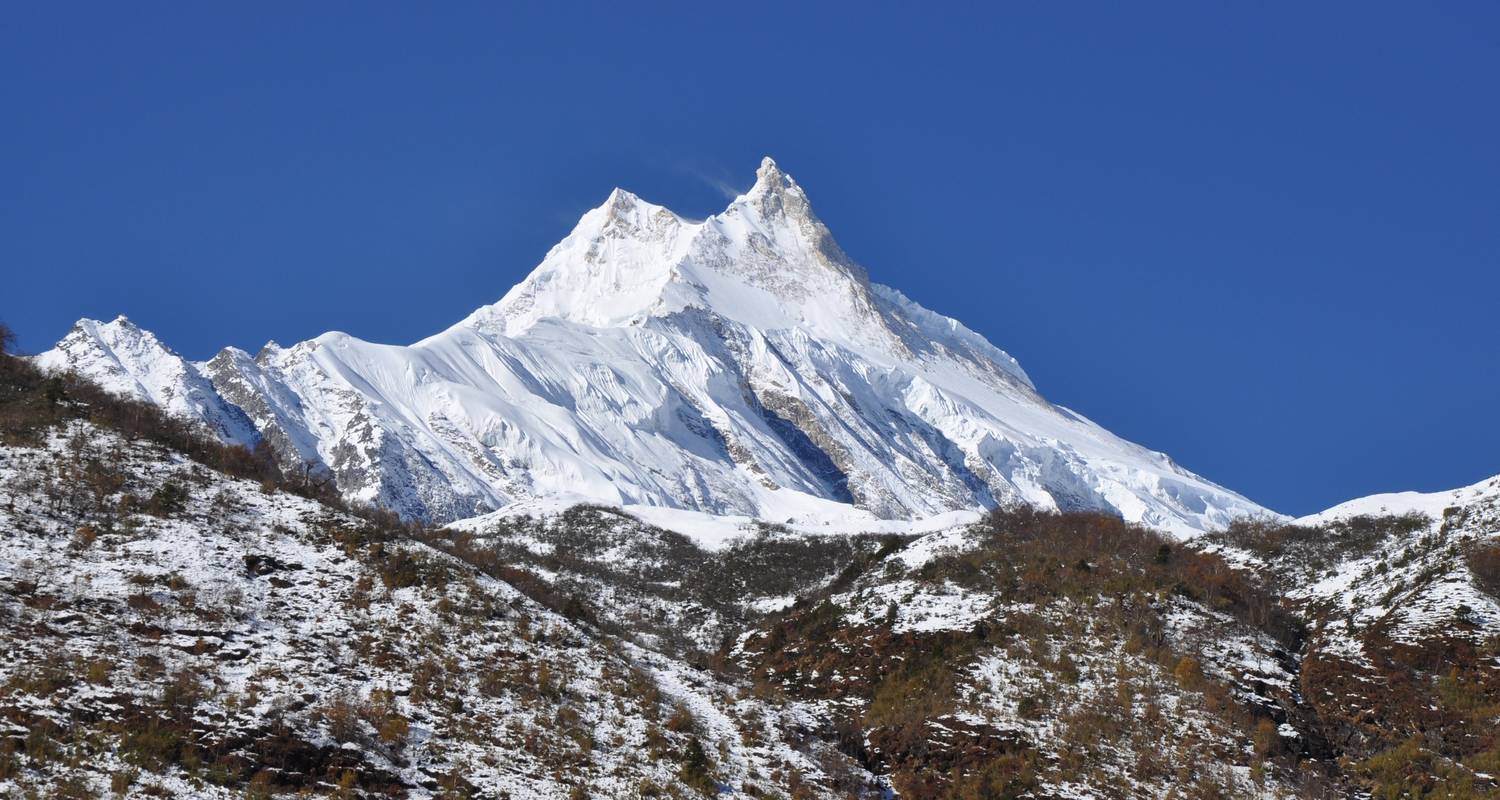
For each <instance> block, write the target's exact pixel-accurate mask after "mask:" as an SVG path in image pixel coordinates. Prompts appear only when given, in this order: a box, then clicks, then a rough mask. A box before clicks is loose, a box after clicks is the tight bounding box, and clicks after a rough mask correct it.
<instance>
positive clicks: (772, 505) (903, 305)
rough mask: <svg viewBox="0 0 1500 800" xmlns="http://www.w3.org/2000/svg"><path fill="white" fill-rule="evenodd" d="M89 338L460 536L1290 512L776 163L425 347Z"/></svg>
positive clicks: (104, 356) (123, 378) (71, 344)
mask: <svg viewBox="0 0 1500 800" xmlns="http://www.w3.org/2000/svg"><path fill="white" fill-rule="evenodd" d="M80 331H82V333H79V332H80ZM75 334H78V335H77V336H75V335H74V334H70V337H69V338H68V339H65V340H64V341H63V342H61V343H60V344H59V346H58V348H57V349H55V350H53V351H50V352H49V353H47V354H45V355H44V356H42V363H43V364H45V365H47V366H49V367H53V368H63V367H68V368H73V369H78V370H79V371H81V372H84V373H86V374H89V375H91V376H93V377H99V378H107V379H108V380H107V385H109V386H111V387H112V388H116V389H118V390H121V391H128V392H131V393H133V394H135V395H136V396H140V397H143V398H144V399H150V400H152V401H154V402H159V403H162V404H163V405H165V406H167V407H168V408H170V409H171V410H173V411H175V412H177V413H181V414H184V415H187V416H190V417H193V418H196V419H200V420H203V421H204V422H205V423H206V424H208V425H209V426H210V427H213V428H214V429H215V430H216V431H218V432H219V433H220V435H222V436H224V437H225V438H228V439H230V440H233V441H247V438H246V437H247V436H251V437H253V436H254V435H257V434H258V435H259V436H263V437H265V438H267V439H268V440H269V441H271V442H272V444H274V445H276V446H277V449H278V450H279V451H280V452H281V453H282V454H283V456H284V457H285V458H287V459H288V461H295V462H308V463H310V464H311V466H312V468H314V469H316V470H319V471H325V472H326V473H328V474H329V475H331V476H332V477H333V478H334V479H335V480H336V481H337V484H338V486H339V488H340V489H341V490H342V491H343V492H344V493H345V494H347V495H348V496H350V497H351V498H355V499H359V500H366V501H372V502H377V503H380V504H383V505H386V506H388V507H390V508H393V509H395V510H397V511H398V512H400V513H402V514H404V515H407V516H409V517H415V518H421V519H427V520H433V521H449V520H454V519H460V518H464V517H468V516H474V515H478V514H482V513H485V512H488V511H491V510H496V509H502V508H505V507H507V506H510V505H511V504H514V503H517V502H523V501H532V500H538V499H544V498H557V497H576V498H583V499H587V500H590V501H592V502H598V503H605V504H610V505H621V506H641V507H656V508H663V509H679V510H690V511H697V512H704V513H707V514H712V515H728V516H743V517H749V518H758V519H765V520H771V521H777V522H780V521H784V520H786V519H788V518H791V519H793V520H803V519H805V518H818V519H819V520H820V521H821V520H822V519H828V518H833V517H837V516H839V511H840V510H846V511H847V510H849V509H850V507H851V506H852V507H853V508H855V509H859V510H861V511H863V512H866V513H864V514H860V515H854V516H856V517H865V518H868V519H870V520H910V519H922V518H927V517H931V516H934V515H939V514H944V513H946V512H952V511H955V510H964V509H967V510H972V509H979V508H984V507H988V506H993V505H996V504H1000V503H1010V502H1024V503H1030V504H1034V505H1038V506H1041V507H1044V508H1062V509H1096V510H1103V511H1109V512H1114V513H1118V514H1120V515H1122V516H1124V517H1125V518H1126V519H1129V520H1131V521H1134V522H1141V523H1144V524H1147V525H1151V526H1153V527H1157V528H1161V529H1165V530H1168V531H1171V532H1174V533H1177V534H1179V535H1192V534H1194V533H1196V532H1199V531H1203V530H1207V529H1210V528H1214V527H1217V526H1220V525H1223V524H1224V523H1226V522H1228V521H1229V520H1230V519H1232V518H1233V517H1236V516H1240V515H1245V514H1256V513H1264V510H1263V509H1261V508H1260V507H1259V506H1257V505H1255V504H1254V503H1252V502H1250V501H1248V500H1246V499H1245V498H1243V497H1241V496H1239V495H1237V494H1234V493H1233V492H1230V491H1228V490H1225V489H1223V488H1221V487H1219V486H1217V485H1215V484H1213V483H1210V482H1208V481H1206V480H1204V479H1203V478H1200V477H1198V476H1196V475H1194V474H1192V473H1190V472H1188V471H1186V470H1184V469H1182V468H1181V467H1179V466H1177V465H1176V464H1174V463H1173V462H1172V461H1171V460H1170V459H1168V458H1167V457H1166V456H1165V455H1163V454H1161V453H1156V452H1152V451H1149V450H1146V449H1144V448H1142V447H1139V446H1137V445H1134V444H1131V443H1129V442H1126V441H1124V440H1122V439H1120V438H1118V437H1116V436H1114V435H1112V434H1110V433H1109V432H1108V431H1106V430H1104V429H1102V428H1100V427H1099V426H1097V425H1095V424H1093V423H1092V422H1090V421H1088V420H1087V419H1085V418H1083V417H1082V416H1080V415H1078V414H1075V413H1072V412H1070V411H1068V410H1067V409H1063V408H1060V407H1058V406H1054V405H1052V404H1051V403H1048V402H1047V401H1046V400H1045V399H1043V398H1042V397H1041V396H1040V395H1039V394H1038V393H1037V391H1036V389H1035V387H1034V386H1033V385H1032V383H1031V381H1030V379H1029V378H1028V377H1027V375H1026V373H1025V372H1024V371H1023V370H1022V369H1021V367H1020V365H1019V364H1017V363H1016V361H1015V359H1013V358H1011V357H1010V356H1009V355H1008V354H1006V353H1005V352H1003V351H1001V350H1000V349H998V348H996V347H995V346H993V345H992V344H990V343H989V342H988V341H986V340H985V339H984V338H983V337H981V336H980V335H978V334H977V333H974V332H973V331H971V330H969V329H968V328H966V327H964V326H963V325H961V324H960V323H958V322H957V321H955V320H952V319H949V318H947V317H943V316H941V315H939V314H935V313H933V312H931V311H928V310H926V309H924V308H922V307H921V306H919V305H917V304H916V303H913V302H912V301H910V300H909V299H907V298H906V297H905V296H904V295H902V294H901V293H900V292H898V291H896V290H894V289H890V288H887V287H883V286H878V285H874V284H871V283H870V282H869V280H868V278H867V276H866V275H865V272H864V271H863V270H862V269H861V268H860V267H859V266H857V265H856V264H855V263H854V262H853V261H852V260H851V259H849V257H848V256H847V255H846V254H845V253H844V252H843V250H842V249H840V248H839V246H838V244H837V243H836V242H835V241H834V240H833V237H832V235H831V234H830V233H829V231H828V229H827V228H826V227H825V226H824V225H823V224H822V222H821V221H819V220H818V218H817V217H816V216H815V215H814V214H813V212H812V209H811V205H810V204H809V202H808V200H807V196H806V194H805V193H804V192H803V190H802V188H801V187H800V186H799V185H798V184H797V183H796V182H795V181H794V180H793V179H792V178H791V177H790V176H788V175H786V173H784V172H782V171H781V170H780V169H779V168H778V167H777V166H776V164H775V163H774V162H772V161H771V160H770V159H766V160H765V161H764V162H763V163H762V165H761V168H760V170H759V172H758V173H757V180H756V183H755V185H754V187H753V188H751V189H750V191H748V192H747V193H746V194H744V195H742V196H741V197H739V198H736V199H735V200H734V201H733V202H732V203H731V204H730V205H729V207H728V208H727V209H726V210H725V211H724V212H722V213H720V214H717V215H714V216H712V217H709V218H708V219H707V220H704V221H701V222H693V221H689V220H686V219H684V218H682V217H679V216H677V215H676V214H674V213H672V212H671V211H669V210H667V209H665V208H662V207H660V206H656V205H653V204H651V203H647V202H646V201H644V200H641V199H640V198H638V197H636V196H634V195H632V194H630V193H628V192H625V191H622V190H618V189H617V190H615V191H614V192H613V193H611V195H610V196H609V199H608V200H607V201H606V202H605V204H604V205H602V206H600V207H599V208H597V209H594V210H593V211H590V212H588V213H587V214H585V215H584V216H583V218H582V219H581V220H580V221H579V223H578V225H577V226H576V227H575V228H574V230H573V231H572V232H571V233H570V234H569V235H568V236H567V237H566V238H564V239H563V240H562V241H561V242H559V243H558V244H557V245H556V246H555V247H553V248H552V250H551V251H550V252H548V254H547V255H546V257H545V258H544V259H543V261H542V263H541V265H540V266H538V267H537V268H536V270H535V271H534V272H533V273H532V274H531V275H530V276H529V277H527V278H526V279H525V280H524V281H522V282H521V283H520V284H519V285H517V286H516V287H515V288H513V289H512V290H511V291H510V292H508V293H507V294H506V295H505V296H504V297H503V298H502V299H501V300H500V301H499V302H497V303H495V304H493V305H489V306H485V307H482V308H480V309H478V310H477V311H475V312H474V313H473V314H471V315H470V316H469V317H467V318H466V319H464V320H463V321H461V322H459V323H458V324H457V325H454V326H453V327H452V328H449V329H448V330H446V331H443V332H442V333H439V334H437V335H435V336H432V337H429V338H427V339H424V340H423V341H420V342H417V343H416V344H414V345H411V346H405V347H403V346H394V345H379V344H373V343H370V342H366V341H362V340H360V339H357V338H355V337H352V336H349V335H347V334H343V333H328V334H324V335H322V336H319V337H317V338H315V339H312V340H309V341H306V342H302V343H300V344H297V345H295V346H292V347H289V348H281V347H276V346H267V348H266V349H265V350H263V351H262V352H261V353H260V354H258V355H257V356H255V357H254V358H251V357H250V356H249V355H248V354H246V353H243V352H241V351H237V350H232V349H230V350H226V351H224V352H223V353H221V354H220V355H219V356H217V357H215V358H214V359H212V360H211V361H208V362H204V363H201V364H193V363H188V362H186V361H184V360H183V359H181V358H180V357H178V356H177V355H176V354H174V353H171V351H169V350H166V349H165V348H164V347H160V346H159V345H155V338H154V337H152V336H151V335H150V334H149V333H146V332H144V331H140V330H139V329H138V328H135V327H134V326H133V325H130V324H129V323H128V322H127V321H125V320H123V319H122V320H116V321H115V322H113V323H109V324H107V325H105V324H100V323H94V322H91V321H88V320H85V321H83V322H80V323H79V328H78V329H77V330H75ZM127 342H150V343H152V344H153V345H154V346H153V347H144V346H134V345H132V346H128V347H127V346H122V344H123V343H127ZM205 384H208V385H205ZM200 397H201V401H200V399H199V398H200ZM183 398H188V399H186V400H184V399H183ZM221 406H222V407H223V408H221ZM225 409H228V410H225ZM235 412H238V414H239V416H240V417H242V418H244V419H245V420H248V421H249V422H250V423H251V424H252V425H253V428H254V430H253V431H246V430H244V429H243V428H236V427H234V425H232V424H230V423H229V422H226V421H225V420H226V419H228V418H230V417H233V416H234V414H235Z"/></svg>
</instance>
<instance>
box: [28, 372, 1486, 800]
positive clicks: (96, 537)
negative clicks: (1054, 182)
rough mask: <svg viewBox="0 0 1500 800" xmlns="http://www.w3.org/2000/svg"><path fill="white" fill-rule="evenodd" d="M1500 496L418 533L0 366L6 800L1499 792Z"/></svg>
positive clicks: (233, 451) (130, 405)
mask: <svg viewBox="0 0 1500 800" xmlns="http://www.w3.org/2000/svg"><path fill="white" fill-rule="evenodd" d="M1495 488H1496V487H1495V486H1494V485H1485V486H1481V487H1476V488H1475V489H1474V490H1471V491H1468V492H1465V493H1461V494H1455V495H1454V496H1452V497H1448V498H1444V499H1442V500H1441V501H1434V503H1429V504H1428V505H1424V506H1423V507H1422V508H1419V509H1411V508H1405V507H1401V508H1396V507H1389V506H1381V507H1374V508H1363V507H1357V508H1353V509H1346V510H1344V511H1339V512H1338V513H1331V514H1330V515H1329V516H1327V517H1326V518H1317V519H1310V520H1303V521H1300V522H1299V523H1297V524H1282V523H1273V522H1242V523H1238V524H1235V525H1233V526H1230V527H1229V528H1227V529H1226V530H1224V531H1221V532H1219V533H1216V534H1214V535H1211V536H1209V537H1206V538H1204V539H1203V540H1200V541H1199V542H1194V543H1186V544H1184V543H1180V542H1177V541H1176V540H1174V539H1171V538H1168V537H1164V536H1162V535H1160V534H1157V533H1153V532H1151V531H1149V530H1146V529H1143V528H1140V527H1138V526H1134V525H1130V524H1126V523H1124V522H1122V521H1121V520H1119V519H1118V518H1116V517H1111V516H1107V515H1102V514H1092V513H1069V514H1059V513H1056V512H1050V511H1037V510H1029V509H1024V508H1021V509H1015V510H1009V511H1001V512H996V513H994V514H992V515H990V516H988V517H987V518H985V519H984V520H983V521H981V522H980V523H977V524H972V525H963V526H958V527H954V528H951V529H947V530H942V531H938V532H936V533H931V534H926V535H923V536H901V535H894V534H889V533H886V534H879V535H867V536H860V535H835V536H811V535H808V534H806V533H800V532H797V531H796V530H793V529H791V528H786V527H782V526H776V525H764V524H763V525H760V526H758V527H754V528H753V529H751V530H747V531H746V532H744V533H743V534H742V535H739V536H738V538H735V539H732V540H730V541H725V542H719V543H718V545H717V547H716V549H713V550H705V549H703V547H701V546H700V544H699V543H700V542H701V541H703V539H702V538H701V537H697V538H695V537H693V536H689V535H684V534H682V533H678V532H674V531H672V530H668V529H666V528H662V527H658V526H654V525H650V524H648V523H645V522H642V521H640V520H638V519H635V518H633V517H631V516H630V515H628V514H624V513H622V512H620V511H618V510H616V509H611V508H605V507H597V506H586V507H577V508H572V509H568V510H566V511H561V512H558V513H553V514H540V515H536V516H530V517H528V516H497V517H493V518H486V520H484V521H480V522H476V523H473V524H468V525H465V526H462V527H457V528H453V529H443V530H424V529H421V528H418V527H414V526H409V525H406V524H402V523H400V522H399V521H397V520H396V518H395V517H394V516H392V515H389V514H383V513H378V512H372V511H369V510H362V509H359V508H351V507H348V506H346V505H344V504H343V502H342V501H341V500H340V499H339V498H338V496H337V494H336V493H335V492H333V491H332V490H331V489H330V487H328V486H327V485H325V484H323V483H321V482H320V481H319V480H318V479H317V477H316V476H313V475H302V476H298V475H292V476H290V477H289V476H287V475H283V474H282V473H281V471H280V470H279V469H278V467H277V459H276V458H275V456H274V454H273V453H271V452H269V451H268V450H267V448H265V447H262V448H260V449H259V450H258V451H255V452H252V451H247V450H243V449H239V448H232V447H225V446H223V445H221V444H218V443H216V442H214V441H211V440H207V439H202V438H199V437H198V436H197V434H196V433H195V432H194V431H193V430H192V429H191V428H190V427H189V426H187V425H184V424H183V423H181V422H180V421H177V420H175V419H173V418H170V417H167V416H165V415H164V414H162V413H161V412H160V410H159V409H157V408H156V407H155V406H152V405H148V404H144V403H139V402H134V401H127V400H121V399H119V398H116V397H113V396H111V395H108V394H105V393H103V392H101V391H100V390H99V389H98V388H97V387H95V386H93V385H92V384H90V383H88V382H87V381H83V380H80V379H77V378H73V377H66V376H62V377H59V376H53V377H47V376H45V375H43V374H42V373H40V372H39V371H37V370H36V369H35V368H34V367H32V366H31V365H30V364H28V363H26V362H22V361H18V360H16V359H11V358H7V357H4V356H0V641H3V643H4V651H5V653H6V655H7V658H5V659H3V660H0V726H3V728H0V796H15V797H97V796H107V795H114V796H122V797H123V796H164V797H201V796H222V797H239V796H252V797H272V796H292V795H307V794H312V795H333V796H341V797H384V796H410V797H436V796H442V797H488V798H502V797H510V798H532V797H537V798H551V797H558V798H581V797H654V796H665V797H699V796H714V795H726V796H737V797H739V796H742V797H773V798H816V797H837V798H847V797H888V796H891V795H893V794H894V795H895V796H899V797H906V798H937V797H957V798H994V797H1035V798H1052V797H1058V798H1061V797H1099V798H1114V797H1140V798H1148V797H1153V798H1154V797H1247V798H1250V797H1257V798H1259V797H1308V798H1323V797H1363V796H1371V795H1373V796H1377V797H1391V798H1396V797H1424V796H1426V797H1497V796H1500V789H1497V787H1496V782H1495V777H1494V776H1496V775H1500V742H1497V741H1496V731H1497V729H1500V607H1497V605H1496V599H1495V598H1496V595H1497V593H1500V539H1497V536H1496V532H1497V529H1500V514H1497V513H1496V512H1497V505H1496V502H1495V496H1496V495H1497V494H1500V492H1497V491H1494V489H1495ZM1438 506H1441V508H1440V509H1439V508H1438ZM1336 511H1337V510H1336ZM1412 511H1418V512H1423V513H1429V514H1430V513H1432V512H1435V516H1422V515H1418V514H1416V513H1402V512H1412ZM1385 512H1395V514H1396V515H1395V516H1372V515H1371V514H1374V513H1385Z"/></svg>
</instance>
